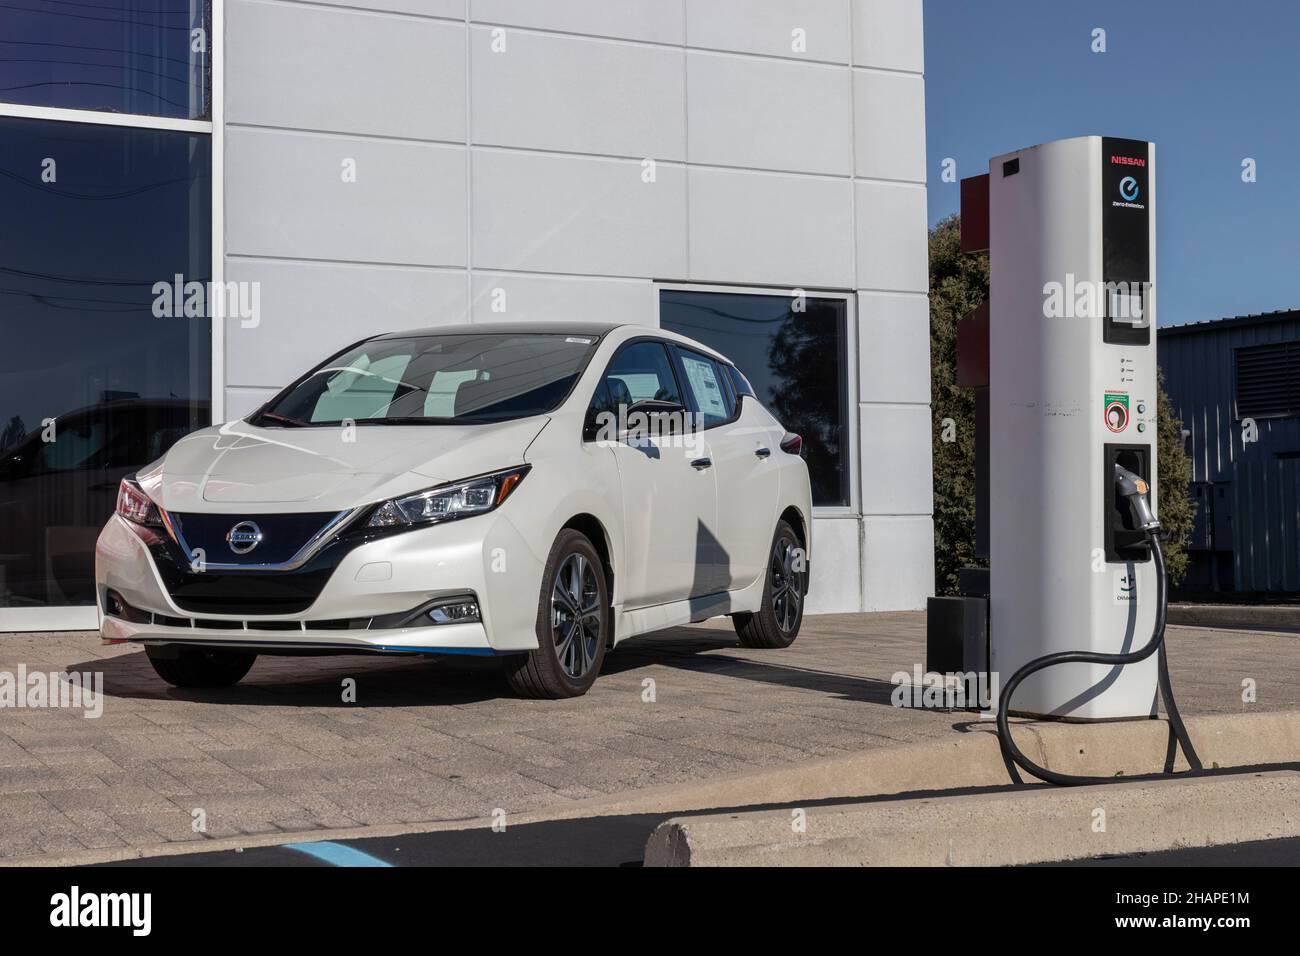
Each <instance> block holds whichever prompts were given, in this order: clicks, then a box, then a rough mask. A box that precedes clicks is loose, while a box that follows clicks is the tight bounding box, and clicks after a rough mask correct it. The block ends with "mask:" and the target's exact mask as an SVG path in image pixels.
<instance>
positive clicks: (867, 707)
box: [0, 613, 1300, 858]
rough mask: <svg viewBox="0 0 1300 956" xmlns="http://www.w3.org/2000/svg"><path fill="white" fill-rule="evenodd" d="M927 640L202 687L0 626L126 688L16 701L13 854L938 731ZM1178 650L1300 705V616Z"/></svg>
mask: <svg viewBox="0 0 1300 956" xmlns="http://www.w3.org/2000/svg"><path fill="white" fill-rule="evenodd" d="M924 648H925V617H924V615H923V614H920V613H912V614H859V615H825V616H818V617H812V618H809V619H808V620H806V621H805V622H804V630H803V633H802V634H801V635H800V638H799V640H798V641H797V642H796V643H795V645H794V646H793V647H791V648H789V649H788V650H785V651H755V650H748V649H745V648H742V647H740V646H739V645H738V644H737V643H736V641H735V638H734V635H733V634H732V631H731V628H730V625H729V624H728V623H727V622H711V623H710V624H707V625H701V626H696V627H689V628H676V629H674V630H671V631H665V632H663V633H662V634H658V635H655V636H653V637H646V638H639V639H636V640H634V641H631V642H629V643H627V644H625V645H623V646H621V647H620V648H619V649H618V650H617V651H616V652H614V653H613V654H612V655H611V656H610V657H609V658H608V659H607V660H606V667H605V673H604V674H603V675H602V677H601V678H600V679H599V680H598V681H597V682H596V686H595V687H594V688H593V690H592V691H591V692H590V693H589V694H588V695H587V696H586V697H583V698H579V699H577V700H571V701H527V700H518V699H515V698H512V697H510V696H509V695H508V693H507V692H506V691H505V689H504V684H503V683H502V681H501V679H500V677H499V675H498V674H496V673H494V672H493V671H492V669H491V667H490V666H489V665H488V664H484V663H480V662H463V663H458V662H453V663H439V662H434V661H418V660H411V659H399V658H376V657H334V658H274V657H269V658H262V659H261V660H259V661H258V663H257V664H256V665H255V666H254V668H253V670H252V672H251V673H250V674H249V676H248V677H246V678H245V679H244V681H243V683H241V684H240V685H238V686H237V687H235V688H233V689H230V690H227V691H221V692H207V691H204V692H199V691H181V690H177V689H174V688H171V687H169V686H168V685H166V684H164V683H163V682H162V681H161V680H160V679H159V678H158V677H157V676H156V675H155V674H154V672H153V669H152V668H151V667H150V666H149V663H148V661H147V660H146V659H145V656H144V654H143V652H142V651H141V650H140V649H139V648H136V647H133V646H130V645H126V646H118V647H104V646H101V645H100V643H99V640H98V638H97V636H95V635H93V634H88V633H61V634H0V671H7V672H9V673H11V674H12V673H15V672H17V670H18V667H19V665H20V664H25V665H26V667H27V669H28V671H29V672H30V671H51V670H53V671H62V670H68V671H85V670H94V671H99V672H102V673H103V675H104V681H105V690H106V694H105V697H106V700H105V703H104V713H103V716H102V717H99V718H97V719H86V718H85V717H83V716H82V715H81V712H80V711H75V710H68V709H41V710H36V709H11V708H4V709H0V857H9V858H12V857H19V856H32V855H41V854H50V853H60V852H74V851H77V850H80V849H83V848H105V847H123V846H147V845H156V844H158V843H161V842H169V841H180V840H202V839H204V838H205V835H204V834H201V833H196V832H195V831H194V829H193V826H192V820H193V814H194V813H195V812H196V811H201V812H202V814H204V815H205V817H206V825H207V833H206V837H209V838H216V837H229V836H237V835H239V834H256V833H268V832H276V831H283V832H300V831H303V830H310V829H315V828H324V827H351V826H357V825H368V824H395V823H412V824H419V823H424V822H429V821H437V820H449V819H462V818H487V817H489V816H490V815H491V814H492V812H493V810H494V809H495V808H498V807H500V808H503V809H505V810H506V811H507V812H521V811H528V810H539V809H543V808H545V807H547V806H550V805H556V804H563V803H565V802H567V801H572V800H578V799H583V798H587V797H593V796H598V795H601V794H614V793H619V792H621V791H626V790H631V789H635V788H639V787H645V786H651V785H658V784H667V783H678V782H687V781H691V780H699V779H704V778H708V777H710V776H714V775H717V774H722V773H729V772H733V771H743V770H746V769H755V768H761V767H770V766H774V765H780V764H789V763H792V762H797V761H801V760H806V759H809V758H813V757H819V756H833V755H836V754H843V753H849V752H852V751H858V750H862V749H865V748H871V747H885V746H890V745H895V744H898V743H903V742H911V741H917V740H923V739H927V738H936V737H940V736H943V735H946V734H949V733H952V732H953V730H952V728H953V727H954V725H955V724H959V723H963V722H965V721H966V720H967V719H968V718H967V716H966V715H965V714H961V713H948V712H936V711H917V710H900V709H897V708H895V707H893V706H892V705H891V703H890V692H891V691H892V689H893V686H892V684H891V683H890V675H891V674H893V673H894V672H896V671H908V672H910V671H911V669H912V666H913V665H914V664H917V663H923V662H924V657H925V653H924ZM1170 659H1171V661H1172V665H1173V669H1174V682H1175V687H1176V689H1177V691H1178V693H1179V700H1180V703H1181V705H1182V707H1183V710H1184V712H1185V713H1211V712H1238V711H1242V710H1249V709H1259V710H1263V709H1284V708H1286V709H1290V708H1296V707H1300V636H1298V635H1292V634H1270V635H1265V634H1258V633H1249V632H1230V631H1208V630H1202V629H1191V628H1172V629H1171V630H1170ZM349 677H350V678H354V679H355V681H356V692H357V701H356V703H345V702H344V701H343V699H342V682H343V680H344V679H345V678H349ZM1246 678H1250V679H1253V680H1254V681H1256V682H1257V688H1258V689H1257V694H1258V700H1257V702H1256V703H1254V704H1249V705H1248V704H1243V703H1242V701H1241V686H1242V681H1243V679H1246ZM647 680H652V681H653V682H654V687H653V690H654V695H653V696H654V700H653V702H650V701H647V700H645V699H643V698H644V697H646V696H648V694H647V687H646V686H645V684H644V682H645V681H647Z"/></svg>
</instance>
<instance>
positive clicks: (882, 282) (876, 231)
mask: <svg viewBox="0 0 1300 956" xmlns="http://www.w3.org/2000/svg"><path fill="white" fill-rule="evenodd" d="M854 188H855V190H856V202H857V224H856V225H857V251H858V283H857V285H858V288H859V289H874V290H880V291H887V292H926V291H928V289H929V285H930V250H929V247H928V245H927V243H926V236H927V232H926V218H925V212H926V207H925V188H924V187H922V186H910V185H903V184H895V183H876V182H858V183H855V184H854Z"/></svg>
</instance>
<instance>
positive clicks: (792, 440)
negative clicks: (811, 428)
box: [781, 432, 803, 455]
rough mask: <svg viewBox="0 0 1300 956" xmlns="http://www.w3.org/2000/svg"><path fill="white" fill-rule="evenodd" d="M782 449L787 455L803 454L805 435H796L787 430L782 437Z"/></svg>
mask: <svg viewBox="0 0 1300 956" xmlns="http://www.w3.org/2000/svg"><path fill="white" fill-rule="evenodd" d="M781 450H782V451H783V452H785V453H786V454H787V455H802V454H803V436H802V435H796V434H795V433H794V432H786V433H785V437H784V438H782V439H781Z"/></svg>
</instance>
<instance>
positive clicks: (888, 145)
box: [853, 70, 925, 183]
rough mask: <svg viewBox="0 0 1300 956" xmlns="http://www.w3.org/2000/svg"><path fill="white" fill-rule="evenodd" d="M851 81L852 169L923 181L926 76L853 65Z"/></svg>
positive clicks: (880, 176) (861, 173)
mask: <svg viewBox="0 0 1300 956" xmlns="http://www.w3.org/2000/svg"><path fill="white" fill-rule="evenodd" d="M853 84H854V86H853V109H854V113H855V116H854V122H853V136H854V171H855V174H856V175H858V176H862V177H864V178H867V179H893V180H898V181H901V182H912V183H923V182H925V81H924V80H922V79H921V77H919V76H912V75H908V74H903V73H875V72H870V71H866V70H855V71H854V76H853Z"/></svg>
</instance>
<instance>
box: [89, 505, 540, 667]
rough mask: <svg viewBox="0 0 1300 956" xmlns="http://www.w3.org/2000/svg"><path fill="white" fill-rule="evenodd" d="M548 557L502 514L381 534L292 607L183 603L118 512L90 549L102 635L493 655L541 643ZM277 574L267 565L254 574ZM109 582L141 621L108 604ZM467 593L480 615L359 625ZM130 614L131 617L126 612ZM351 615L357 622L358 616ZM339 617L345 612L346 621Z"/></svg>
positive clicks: (271, 647)
mask: <svg viewBox="0 0 1300 956" xmlns="http://www.w3.org/2000/svg"><path fill="white" fill-rule="evenodd" d="M544 560H545V556H544V555H538V554H537V553H536V552H535V551H534V549H533V548H532V547H530V546H529V545H528V544H527V542H526V541H525V540H524V539H523V537H522V536H521V535H520V534H519V532H518V530H517V529H516V528H515V526H514V525H513V524H512V523H511V522H510V520H509V519H508V518H507V517H506V515H505V513H504V512H493V513H490V514H486V515H479V516H476V517H473V518H466V519H463V520H460V521H451V522H446V523H444V524H438V525H433V526H430V527H427V528H419V529H415V530H410V531H404V532H400V533H395V534H390V535H386V536H384V537H380V538H377V539H375V540H369V541H365V542H364V543H362V544H359V545H356V546H355V547H352V548H351V549H350V550H347V552H346V553H345V554H343V556H342V557H341V558H339V559H338V560H337V564H336V566H335V567H334V568H333V570H332V571H331V572H329V574H328V578H327V580H326V581H325V583H324V585H323V587H322V588H321V589H320V591H319V593H318V594H316V596H315V597H314V599H313V600H312V601H311V602H310V605H309V606H307V607H306V609H305V610H301V611H299V612H297V613H292V614H265V613H247V612H241V609H240V608H239V607H238V606H235V607H230V608H228V609H227V613H209V612H207V611H195V610H187V609H185V608H183V607H182V606H180V605H179V604H178V603H177V602H176V601H175V600H174V599H173V596H172V594H171V593H170V592H169V589H168V587H167V585H166V584H165V583H164V576H163V575H162V574H161V573H160V571H159V568H158V566H157V563H156V562H155V559H154V556H153V555H152V554H151V553H150V549H149V547H148V546H147V545H146V543H145V542H144V541H143V540H142V539H141V537H140V536H139V535H138V534H137V533H136V531H135V530H134V528H133V527H132V526H131V525H130V524H128V523H127V522H126V521H125V520H124V519H122V518H121V517H119V516H116V515H114V516H113V517H112V518H111V519H110V520H109V522H108V524H107V525H106V526H105V527H104V530H103V531H102V532H101V533H100V536H99V540H98V543H97V545H96V548H95V578H96V591H97V594H98V604H99V616H100V634H101V636H102V637H103V638H104V639H105V640H110V641H137V642H140V643H145V644H169V643H186V644H205V645H218V646H228V647H235V646H238V647H246V648H250V649H261V650H264V651H267V652H274V651H277V650H279V651H285V650H298V651H303V652H311V651H313V650H320V651H330V650H355V651H376V652H392V653H401V652H407V653H409V652H424V653H468V654H485V655H487V654H497V653H514V652H518V651H526V650H531V649H532V648H535V647H536V646H537V637H536V620H537V600H538V594H539V592H540V587H541V578H542V569H543V564H544ZM259 577H260V579H261V583H262V584H263V585H265V584H266V583H267V582H268V581H271V582H272V583H273V574H261V575H259ZM110 590H112V591H115V592H116V593H117V594H118V595H120V596H121V598H122V600H124V601H125V602H126V603H127V604H128V605H130V606H131V608H133V609H138V610H139V611H142V612H145V613H144V614H143V615H138V617H141V618H143V619H141V620H128V619H126V618H124V617H120V616H114V615H112V614H108V613H106V607H107V605H106V596H107V594H108V592H109V591H110ZM464 594H473V595H474V596H475V598H476V599H477V601H478V605H479V614H480V617H481V620H480V621H479V622H472V623H451V624H439V625H430V626H407V627H378V628H371V627H366V626H365V625H364V622H365V620H366V619H369V618H379V617H384V616H388V615H397V614H401V613H403V612H407V611H410V610H412V609H414V608H416V607H419V606H420V605H423V604H425V603H427V602H429V601H431V600H434V599H437V598H442V597H452V596H456V595H464ZM132 616H137V615H132ZM358 620H360V621H361V622H363V623H362V624H361V625H360V626H358V625H357V622H358ZM345 622H352V623H351V624H350V625H348V624H346V623H345Z"/></svg>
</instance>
